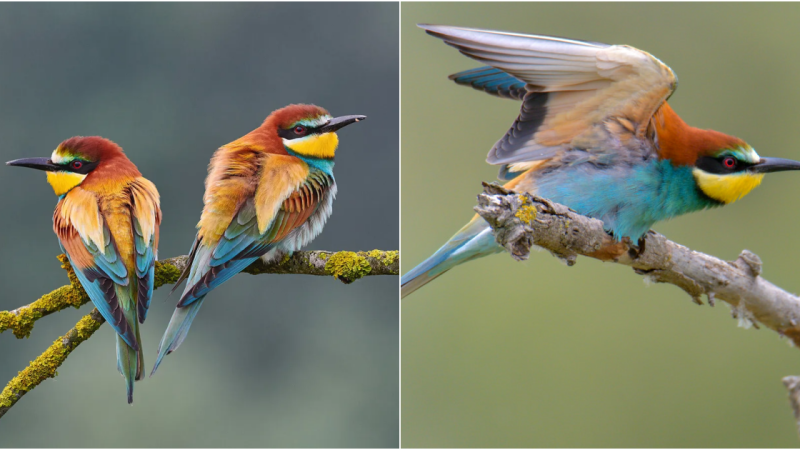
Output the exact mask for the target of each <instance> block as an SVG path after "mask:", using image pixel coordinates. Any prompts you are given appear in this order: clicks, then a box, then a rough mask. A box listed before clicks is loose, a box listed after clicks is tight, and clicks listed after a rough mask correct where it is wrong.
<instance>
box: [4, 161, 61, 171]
mask: <svg viewBox="0 0 800 450" xmlns="http://www.w3.org/2000/svg"><path fill="white" fill-rule="evenodd" d="M6 165H7V166H19V167H30V168H31V169H37V170H45V171H48V172H53V171H58V170H64V168H63V167H61V166H57V165H55V164H53V162H52V161H50V158H23V159H15V160H13V161H9V162H7V163H6Z"/></svg>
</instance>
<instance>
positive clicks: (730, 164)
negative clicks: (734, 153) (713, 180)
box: [722, 156, 736, 169]
mask: <svg viewBox="0 0 800 450" xmlns="http://www.w3.org/2000/svg"><path fill="white" fill-rule="evenodd" d="M722 165H723V166H725V168H726V169H733V168H734V167H736V160H735V159H734V158H733V157H731V156H728V157H726V158H725V159H723V160H722Z"/></svg>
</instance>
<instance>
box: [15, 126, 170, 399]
mask: <svg viewBox="0 0 800 450" xmlns="http://www.w3.org/2000/svg"><path fill="white" fill-rule="evenodd" d="M6 164H8V165H9V166H20V167H30V168H32V169H39V170H44V171H46V172H47V182H48V183H50V185H51V186H52V187H53V191H55V193H56V195H57V196H58V204H57V205H56V210H55V213H54V214H53V231H55V233H56V235H57V236H58V240H59V242H60V244H61V248H62V250H63V251H64V252H65V253H66V254H67V257H68V258H69V261H70V263H71V264H72V267H73V269H74V270H75V275H76V276H77V277H78V280H80V282H81V285H82V286H83V288H84V290H86V293H87V294H88V295H89V298H90V299H91V300H92V303H94V306H95V307H96V308H97V309H98V310H99V311H100V314H102V315H103V318H105V319H106V321H107V322H108V323H109V324H110V325H111V327H113V328H114V331H115V332H116V333H117V368H118V369H119V371H120V373H122V376H123V377H125V383H126V387H127V391H128V403H133V382H134V380H139V379H141V377H142V372H143V371H144V357H143V353H142V342H141V338H140V337H139V324H140V323H144V320H145V318H146V317H147V309H148V308H149V307H150V298H151V297H152V295H153V276H154V269H155V261H156V259H157V257H158V228H159V225H160V224H161V209H160V208H159V196H158V191H157V190H156V186H155V185H154V184H153V183H151V182H150V181H149V180H147V179H146V178H144V177H142V174H141V173H139V170H138V169H137V168H136V166H135V165H134V164H133V163H132V162H131V161H130V160H129V159H128V158H127V157H126V156H125V154H124V153H123V152H122V148H120V146H119V145H117V144H115V143H113V142H111V141H109V140H108V139H104V138H102V137H99V136H89V137H82V136H76V137H73V138H70V139H67V140H66V141H64V142H62V143H61V144H60V145H59V146H58V147H57V148H56V149H55V151H53V154H52V155H51V156H50V157H49V158H26V159H17V160H14V161H9V162H7V163H6Z"/></svg>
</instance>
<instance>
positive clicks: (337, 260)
mask: <svg viewBox="0 0 800 450" xmlns="http://www.w3.org/2000/svg"><path fill="white" fill-rule="evenodd" d="M58 259H59V261H61V267H62V268H64V270H66V271H67V275H68V276H69V280H70V284H69V285H68V286H61V287H60V288H58V289H56V290H54V291H52V292H50V293H48V294H45V295H43V296H42V297H41V298H40V299H38V300H36V301H35V302H33V303H31V304H29V305H25V306H22V307H19V308H17V309H14V310H11V311H0V333H2V332H3V331H6V330H11V331H12V332H13V333H14V336H16V337H17V338H20V339H21V338H24V337H28V336H30V334H31V330H33V325H34V322H36V321H37V320H39V319H41V318H42V317H44V316H47V315H50V314H52V313H54V312H57V311H60V310H62V309H64V308H69V307H75V308H79V307H81V306H82V305H84V304H85V303H87V302H88V301H89V297H88V296H87V295H86V292H85V291H84V290H83V287H81V284H80V282H79V281H78V278H77V277H76V276H75V272H74V271H73V270H72V266H70V264H69V260H68V259H67V257H66V256H65V255H59V256H58ZM188 260H189V258H188V256H176V257H174V258H169V259H166V260H164V261H157V262H156V270H155V287H156V288H158V287H160V286H163V285H164V284H173V283H175V282H176V281H177V280H178V277H179V276H180V273H181V272H182V271H183V269H184V268H186V264H187V261H188ZM244 272H245V273H249V274H253V275H258V274H263V273H276V274H287V273H292V274H302V275H320V276H334V277H336V278H337V279H339V280H341V281H342V282H344V283H352V282H353V281H355V280H357V279H359V278H361V277H364V276H367V275H398V274H399V273H400V257H399V253H398V252H397V251H383V250H372V251H369V252H349V251H341V252H328V251H324V250H314V251H306V252H296V253H294V254H293V255H292V256H291V257H288V256H287V257H285V258H283V259H282V260H280V261H276V262H272V263H269V264H265V263H264V262H262V261H261V260H258V261H256V262H254V263H253V264H251V265H250V266H249V267H248V268H247V269H245V270H244Z"/></svg>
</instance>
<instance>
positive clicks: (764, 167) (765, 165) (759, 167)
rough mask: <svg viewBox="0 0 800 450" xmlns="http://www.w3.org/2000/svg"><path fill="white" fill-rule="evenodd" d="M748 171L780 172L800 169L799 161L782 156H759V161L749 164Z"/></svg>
mask: <svg viewBox="0 0 800 450" xmlns="http://www.w3.org/2000/svg"><path fill="white" fill-rule="evenodd" d="M747 170H748V171H750V172H753V173H769V172H782V171H784V170H800V162H797V161H792V160H791V159H783V158H761V161H759V162H758V164H756V165H754V166H750V167H749V168H748V169H747Z"/></svg>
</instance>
